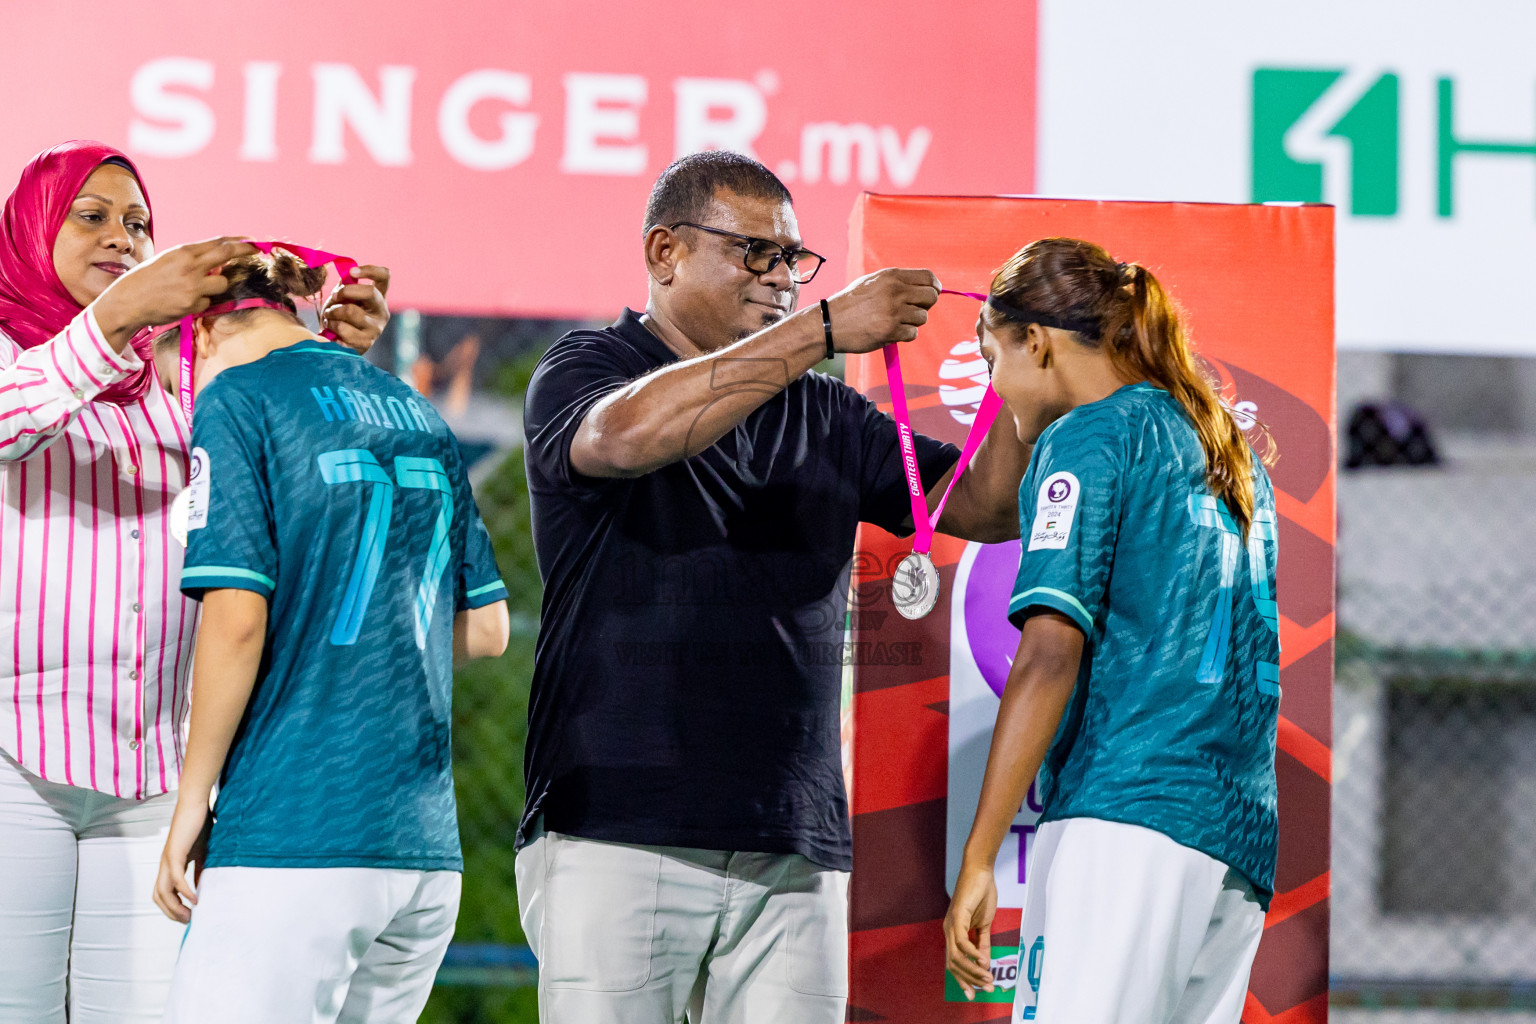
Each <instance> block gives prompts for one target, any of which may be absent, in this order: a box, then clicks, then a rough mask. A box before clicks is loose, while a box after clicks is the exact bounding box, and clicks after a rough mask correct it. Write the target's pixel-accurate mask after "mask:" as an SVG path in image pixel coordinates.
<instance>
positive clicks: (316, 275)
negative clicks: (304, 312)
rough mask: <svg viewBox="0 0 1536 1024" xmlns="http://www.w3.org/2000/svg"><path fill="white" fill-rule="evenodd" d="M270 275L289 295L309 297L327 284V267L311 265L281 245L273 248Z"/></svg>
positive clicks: (273, 281)
mask: <svg viewBox="0 0 1536 1024" xmlns="http://www.w3.org/2000/svg"><path fill="white" fill-rule="evenodd" d="M269 259H270V261H271V263H270V266H271V268H272V269H271V272H270V275H269V276H270V277H271V279H272V283H273V284H275V285H277V287H278V288H279V289H281V290H282V291H283V292H284V293H285V294H287V295H297V296H298V297H299V298H301V299H302V298H308V297H309V296H311V295H314V294H315V293H316V292H318V291H319V290H320V289H321V288H322V287H323V286H324V285H325V267H323V266H321V267H311V266H309V265H308V264H306V263H305V262H304V261H303V260H301V259H299V258H298V257H297V256H295V255H294V254H293V253H291V252H289V251H288V250H287V249H284V248H282V247H281V246H278V247H275V248H273V250H272V255H271V256H270V257H269Z"/></svg>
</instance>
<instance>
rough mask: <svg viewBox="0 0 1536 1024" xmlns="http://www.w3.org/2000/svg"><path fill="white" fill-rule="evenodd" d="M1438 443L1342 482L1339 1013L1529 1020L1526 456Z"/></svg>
mask: <svg viewBox="0 0 1536 1024" xmlns="http://www.w3.org/2000/svg"><path fill="white" fill-rule="evenodd" d="M1439 448H1440V452H1439V458H1440V461H1439V462H1438V463H1437V464H1426V465H1417V466H1402V467H1367V468H1359V469H1345V470H1343V471H1341V474H1340V480H1339V516H1340V536H1339V546H1338V551H1339V612H1338V632H1339V640H1338V647H1337V664H1338V677H1337V685H1336V688H1335V708H1334V749H1335V759H1334V805H1333V844H1334V846H1333V926H1332V956H1331V973H1332V975H1333V980H1332V996H1333V1003H1334V1007H1335V1013H1334V1018H1335V1020H1348V1021H1355V1020H1365V1021H1370V1022H1371V1024H1397V1022H1404V1024H1406V1022H1408V1021H1413V1022H1415V1024H1418V1022H1419V1021H1421V1020H1422V1021H1428V1020H1438V1021H1444V1020H1446V1018H1445V1017H1443V1016H1438V1017H1426V1016H1424V1015H1423V1013H1422V1012H1421V1011H1427V1010H1441V1011H1444V1010H1454V1011H1457V1016H1456V1019H1457V1020H1458V1021H1462V1020H1466V1021H1471V1020H1489V1019H1496V1020H1499V1021H1500V1022H1501V1024H1510V1022H1511V1021H1513V1020H1516V1019H1521V1020H1525V1019H1529V1020H1533V1021H1536V547H1533V546H1532V544H1531V542H1530V535H1531V534H1532V532H1533V530H1536V445H1531V444H1529V443H1522V442H1518V441H1515V440H1498V439H1496V438H1495V437H1494V436H1493V435H1481V436H1480V437H1472V436H1468V437H1463V438H1460V439H1457V438H1454V437H1453V438H1448V439H1440V443H1439ZM1413 1008H1421V1010H1416V1009H1413ZM1371 1011H1376V1012H1371ZM1527 1014H1529V1015H1530V1016H1529V1017H1527V1016H1526V1015H1527Z"/></svg>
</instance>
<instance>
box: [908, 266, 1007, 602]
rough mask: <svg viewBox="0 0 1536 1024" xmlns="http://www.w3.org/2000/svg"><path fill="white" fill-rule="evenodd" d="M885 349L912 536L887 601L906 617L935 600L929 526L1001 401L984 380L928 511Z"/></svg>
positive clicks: (931, 527)
mask: <svg viewBox="0 0 1536 1024" xmlns="http://www.w3.org/2000/svg"><path fill="white" fill-rule="evenodd" d="M943 294H945V295H964V296H966V297H967V298H972V299H981V300H983V301H985V300H986V298H987V297H986V296H985V295H977V294H973V293H971V292H952V291H949V290H948V289H944V291H943ZM883 351H884V354H885V376H886V380H887V381H888V382H889V383H890V386H891V413H892V416H893V418H894V419H895V420H896V433H897V436H898V437H900V439H901V469H902V472H903V473H904V474H905V475H906V478H907V494H908V495H909V496H910V497H911V499H912V525H913V529H914V536H913V538H912V551H911V553H910V554H908V555H907V556H906V557H905V558H903V559H902V560H901V564H900V565H898V566H897V567H896V573H895V575H894V576H893V577H892V578H891V602H892V603H893V604H895V605H896V610H897V611H898V612H900V613H901V614H902V615H903V616H905V617H906V618H909V619H920V618H922V617H923V616H925V615H927V614H928V613H929V612H931V611H933V609H934V606H935V605H936V604H938V602H939V570H938V569H936V568H935V567H934V564H933V559H932V558H930V557H929V556H928V551H929V549H931V548H932V547H933V531H934V530H935V528H937V527H938V525H939V517H940V516H942V515H943V514H944V506H945V505H946V504H947V503H948V502H949V496H950V494H952V493H953V492H954V490H955V484H957V483H959V482H960V477H961V476H962V475H964V473H965V470H966V467H968V466H969V465H970V464H971V459H972V458H973V457H974V456H975V454H976V449H977V448H979V447H981V439H982V438H984V437H986V436H987V431H988V430H990V429H991V427H992V421H993V420H995V419H996V418H997V411H998V409H1000V408H1001V407H1002V404H1003V400H1002V399H1001V398H1000V397H998V394H997V392H996V391H994V390H992V385H991V384H988V385H987V391H986V394H985V395H983V396H982V399H981V406H980V407H979V408H978V409H977V410H976V419H975V420H973V421H972V423H971V429H970V432H969V433H967V434H966V435H965V447H964V448H962V449H961V451H960V461H958V462H956V463H955V472H954V475H953V476H951V477H950V478H949V486H948V487H946V488H945V489H944V496H943V497H941V498H940V499H939V503H938V505H937V506H936V507H935V508H934V510H933V512H932V514H930V513H929V512H928V499H927V498H926V497H925V496H924V494H923V479H922V476H921V475H920V474H919V472H918V465H917V445H916V443H915V442H914V441H913V439H912V417H911V416H910V415H909V414H908V412H907V392H906V386H905V385H904V384H903V383H902V379H901V353H900V352H899V351H898V350H897V347H896V346H895V345H887V346H885V348H884V350H883Z"/></svg>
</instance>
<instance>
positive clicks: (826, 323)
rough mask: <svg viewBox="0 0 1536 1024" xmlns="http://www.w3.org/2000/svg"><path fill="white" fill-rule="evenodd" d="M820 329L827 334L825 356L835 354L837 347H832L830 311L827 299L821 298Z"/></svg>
mask: <svg viewBox="0 0 1536 1024" xmlns="http://www.w3.org/2000/svg"><path fill="white" fill-rule="evenodd" d="M821 329H822V331H823V332H824V333H825V334H826V336H827V358H828V359H831V358H832V357H833V356H835V355H837V349H835V348H833V347H832V311H831V310H830V309H828V308H827V300H826V299H822V300H821Z"/></svg>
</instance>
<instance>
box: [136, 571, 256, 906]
mask: <svg viewBox="0 0 1536 1024" xmlns="http://www.w3.org/2000/svg"><path fill="white" fill-rule="evenodd" d="M266 637H267V599H266V598H265V597H263V596H262V595H260V594H257V593H254V592H252V591H249V590H229V589H226V590H210V591H208V593H207V594H206V595H205V596H204V597H203V618H202V625H201V626H200V627H199V631H198V639H197V650H196V654H195V655H194V657H193V660H192V672H193V675H194V677H195V678H196V679H197V700H195V701H193V702H192V703H193V707H192V714H191V721H190V725H189V727H188V732H187V756H186V760H185V761H184V762H183V764H182V769H181V788H180V790H179V791H178V792H177V796H176V813H175V814H174V816H172V818H171V831H170V835H169V836H168V837H167V838H166V841H165V852H164V853H163V854H162V855H161V857H160V873H159V876H158V877H157V878H156V879H155V893H154V898H155V904H156V905H157V906H158V907H159V908H160V909H161V910H162V911H163V912H164V913H165V916H166V917H169V918H170V919H171V920H173V921H180V922H182V923H183V924H185V923H186V922H188V921H190V920H191V919H192V911H191V909H190V908H191V906H193V905H195V904H196V903H197V890H196V886H195V880H194V882H193V883H189V882H188V881H187V863H188V862H189V861H190V860H193V859H195V860H197V862H198V870H199V873H201V870H202V861H203V858H204V854H203V852H202V848H203V847H205V846H206V843H207V825H208V801H209V799H210V798H211V797H212V795H213V786H214V783H215V782H217V781H218V778H219V773H220V772H221V771H223V770H224V759H225V758H226V757H227V756H228V755H229V746H230V743H231V742H232V741H233V740H234V738H235V730H236V728H237V727H238V726H239V725H240V718H241V716H243V715H244V714H245V706H246V704H247V703H249V702H250V699H251V687H252V686H254V685H255V682H256V670H257V667H258V666H259V665H260V663H261V651H262V647H263V645H264V644H265V643H266Z"/></svg>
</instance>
